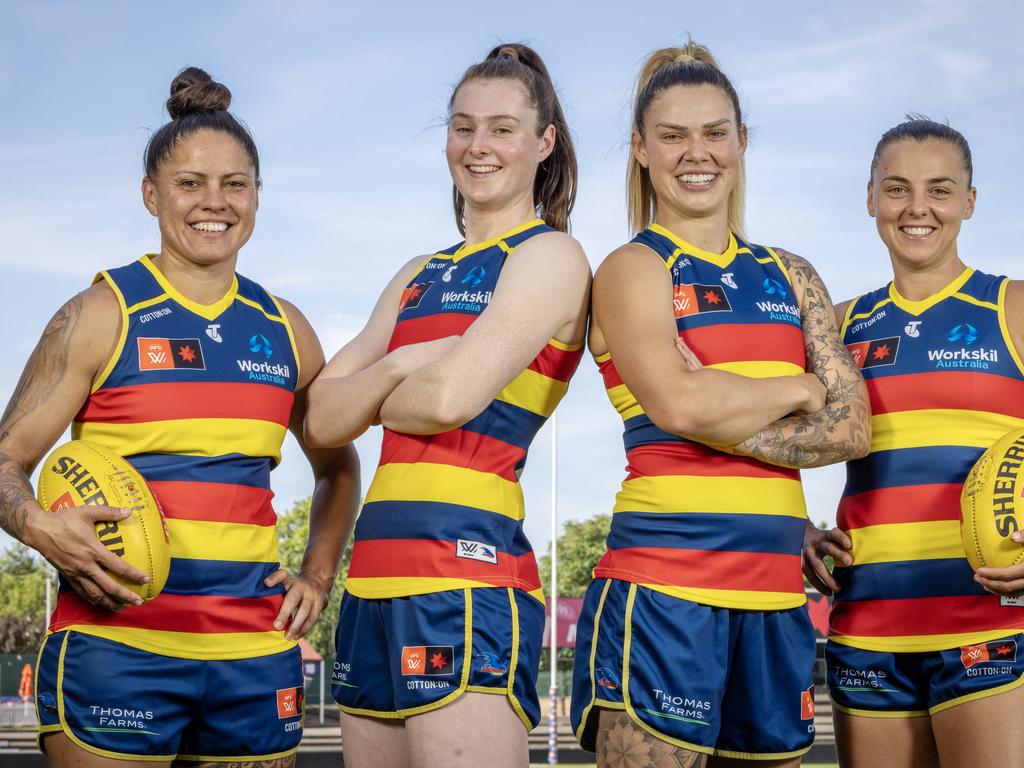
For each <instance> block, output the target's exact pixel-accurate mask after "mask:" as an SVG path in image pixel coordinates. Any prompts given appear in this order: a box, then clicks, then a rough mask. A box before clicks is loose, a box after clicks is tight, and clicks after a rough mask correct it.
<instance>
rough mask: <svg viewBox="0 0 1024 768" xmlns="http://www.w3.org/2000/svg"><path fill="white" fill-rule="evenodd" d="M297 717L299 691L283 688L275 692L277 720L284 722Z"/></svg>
mask: <svg viewBox="0 0 1024 768" xmlns="http://www.w3.org/2000/svg"><path fill="white" fill-rule="evenodd" d="M298 716H299V689H298V688H284V689H282V690H280V691H278V692H277V718H278V719H279V720H284V719H285V718H289V717H298Z"/></svg>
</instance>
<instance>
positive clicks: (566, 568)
mask: <svg viewBox="0 0 1024 768" xmlns="http://www.w3.org/2000/svg"><path fill="white" fill-rule="evenodd" d="M611 524H612V516H611V515H610V514H605V515H597V516H596V517H592V518H590V519H589V520H582V521H579V522H573V521H570V522H568V523H566V524H565V527H564V529H563V531H562V535H561V536H559V537H558V596H559V597H583V593H584V592H585V591H586V589H587V585H589V584H590V581H591V579H592V578H593V571H594V566H596V565H597V561H598V560H600V559H601V555H603V554H604V550H605V539H606V538H608V529H609V528H610V527H611ZM538 566H539V567H540V581H541V584H543V585H544V593H545V594H548V595H550V594H551V545H550V544H548V552H547V554H545V555H543V556H542V557H541V558H540V560H539V562H538Z"/></svg>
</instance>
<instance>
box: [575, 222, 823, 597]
mask: <svg viewBox="0 0 1024 768" xmlns="http://www.w3.org/2000/svg"><path fill="white" fill-rule="evenodd" d="M633 242H635V243H640V244H642V245H645V246H647V247H648V248H650V249H651V250H653V251H654V252H655V253H657V254H658V255H659V256H660V257H661V258H662V259H663V260H664V262H665V266H666V267H667V268H668V270H669V272H670V273H671V275H672V289H673V305H674V306H673V309H674V312H675V317H676V327H677V328H678V332H679V335H680V337H681V338H682V339H683V340H684V341H685V342H686V344H687V346H689V347H690V349H692V350H693V351H694V353H695V354H696V355H697V357H698V358H699V359H700V360H701V361H702V362H703V364H704V365H705V367H707V368H715V369H718V370H724V371H730V372H732V373H737V374H741V375H744V376H749V377H753V378H760V377H768V376H783V375H796V374H801V373H803V372H804V368H805V364H806V361H805V358H804V339H803V332H802V330H801V327H800V310H799V308H798V307H797V306H796V300H795V299H794V297H793V290H792V286H791V284H790V280H789V275H788V273H787V272H786V269H785V268H784V267H783V265H782V262H781V261H779V258H778V256H777V255H776V254H775V252H774V251H772V250H771V249H770V248H764V247H762V246H759V245H750V244H748V243H745V242H743V241H741V240H738V239H737V238H736V237H735V236H734V235H731V234H730V236H729V247H728V248H727V250H726V251H725V253H722V254H715V253H709V252H707V251H703V250H701V249H699V248H697V247H695V246H693V245H691V244H690V243H687V242H685V241H683V240H681V239H679V238H678V237H676V236H675V235H674V234H672V233H671V232H669V231H668V230H667V229H665V228H664V227H661V226H659V225H657V224H655V225H653V226H651V227H650V228H649V229H647V230H645V231H643V232H641V233H640V234H639V235H637V236H636V238H634V240H633ZM641 300H642V299H641ZM597 363H598V366H599V368H600V370H601V374H602V376H603V377H604V384H605V388H606V390H607V392H608V397H609V399H610V400H611V402H612V405H613V406H614V407H615V409H616V410H617V411H618V412H619V415H621V416H622V419H623V422H624V425H625V432H624V434H623V442H624V443H625V448H626V458H627V461H628V465H627V467H626V471H627V472H628V474H627V476H626V479H625V481H623V483H622V489H621V490H620V491H619V493H618V495H617V496H616V499H615V507H614V509H613V514H612V525H611V532H610V533H609V535H608V549H607V552H606V553H605V555H604V557H603V558H602V559H601V561H600V563H598V566H597V568H596V569H595V570H594V576H595V577H596V578H614V579H621V580H623V581H631V582H635V583H637V584H642V585H644V586H645V587H649V588H650V589H653V590H656V591H658V592H664V593H666V594H669V595H673V596H675V597H680V598H683V599H685V600H691V601H693V602H698V603H704V604H706V605H714V606H721V607H727V608H746V609H753V610H779V609H785V608H794V607H797V606H800V605H803V603H804V602H805V600H806V598H805V595H804V587H803V580H802V576H801V572H800V550H801V548H802V546H803V534H804V527H805V525H806V521H807V520H806V518H807V511H806V507H805V504H804V496H803V487H802V485H801V482H800V473H799V472H798V471H797V470H795V469H789V468H786V467H777V466H773V465H771V464H767V463H765V462H763V461H759V460H758V459H753V458H749V457H744V456H731V455H729V454H726V453H723V452H721V451H718V450H716V449H714V448H711V447H709V446H706V445H703V444H702V443H699V442H696V441H693V440H687V439H686V438H683V437H678V436H676V435H673V434H669V433H668V432H663V431H662V430H660V429H658V427H656V426H655V425H654V423H653V422H651V420H650V419H649V418H648V417H647V415H646V414H645V413H644V410H643V408H642V407H641V405H640V404H639V403H638V402H637V400H636V397H634V395H633V394H632V393H631V392H630V391H629V389H627V387H626V385H625V384H623V382H622V379H621V378H620V377H619V375H618V373H617V372H616V370H615V365H614V363H613V361H612V359H611V356H610V354H604V355H601V356H599V357H598V358H597Z"/></svg>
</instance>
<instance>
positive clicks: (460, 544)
mask: <svg viewBox="0 0 1024 768" xmlns="http://www.w3.org/2000/svg"><path fill="white" fill-rule="evenodd" d="M455 556H456V557H465V558H467V559H469V560H479V561H480V562H482V563H494V564H495V565H496V564H497V563H498V550H497V548H496V547H495V546H494V545H493V544H484V543H483V542H482V541H467V540H466V539H459V540H458V541H457V542H456V544H455Z"/></svg>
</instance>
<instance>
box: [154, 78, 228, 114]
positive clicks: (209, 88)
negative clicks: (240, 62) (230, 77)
mask: <svg viewBox="0 0 1024 768" xmlns="http://www.w3.org/2000/svg"><path fill="white" fill-rule="evenodd" d="M230 106H231V91H229V90H228V87H227V86H226V85H223V84H222V83H218V82H215V81H214V79H213V78H212V77H210V75H209V74H207V72H206V71H205V70H202V69H200V68H199V67H186V68H185V69H183V70H181V72H179V73H178V74H177V76H176V77H175V78H174V80H173V81H172V82H171V98H169V99H168V100H167V112H168V114H170V116H171V119H172V120H177V119H178V118H180V117H184V116H185V115H188V114H191V113H193V112H216V111H217V110H226V109H227V108H228V107H230Z"/></svg>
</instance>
